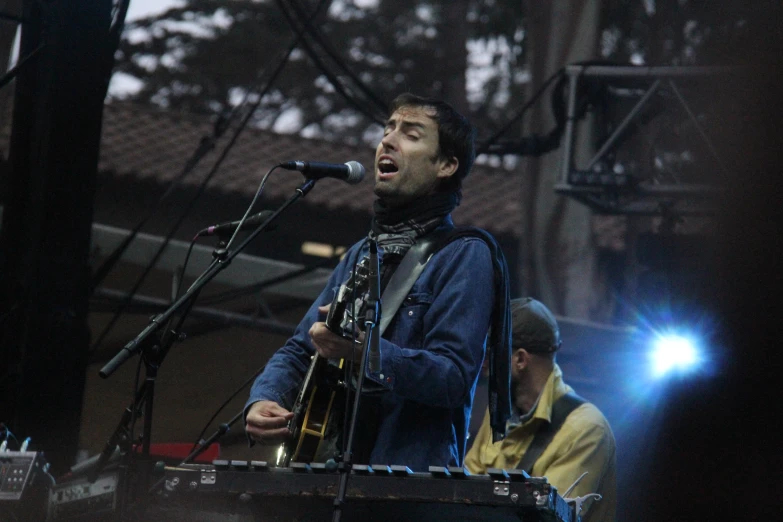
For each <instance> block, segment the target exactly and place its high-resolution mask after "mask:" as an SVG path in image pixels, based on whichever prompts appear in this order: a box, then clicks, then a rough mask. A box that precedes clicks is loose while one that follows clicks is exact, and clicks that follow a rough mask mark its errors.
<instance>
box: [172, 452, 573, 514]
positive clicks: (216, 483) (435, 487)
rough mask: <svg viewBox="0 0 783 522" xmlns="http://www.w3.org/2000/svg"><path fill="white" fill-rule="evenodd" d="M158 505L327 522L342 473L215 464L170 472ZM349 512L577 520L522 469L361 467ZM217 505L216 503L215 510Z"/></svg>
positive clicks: (297, 466)
mask: <svg viewBox="0 0 783 522" xmlns="http://www.w3.org/2000/svg"><path fill="white" fill-rule="evenodd" d="M164 473H165V482H164V486H163V487H162V488H161V490H160V491H159V495H160V497H161V498H160V499H159V500H158V501H156V503H158V504H163V505H165V504H166V503H169V505H172V504H174V503H176V504H180V503H181V504H182V505H186V506H189V507H190V508H191V509H199V507H201V508H207V507H208V506H209V505H210V504H211V503H212V502H214V503H216V504H219V505H221V506H223V507H224V508H225V507H228V508H229V509H230V506H231V505H232V504H233V505H234V506H235V508H236V510H237V512H242V511H246V508H247V507H248V506H249V505H252V506H253V510H254V512H255V514H256V518H257V519H258V520H328V517H329V515H330V513H331V512H332V510H333V500H334V498H335V496H336V494H337V490H338V484H339V482H340V476H339V475H340V473H338V472H337V471H334V470H331V469H330V468H329V467H328V466H327V465H326V464H319V463H312V464H304V463H296V462H295V463H293V464H292V465H291V467H288V468H277V467H270V466H269V465H267V463H266V462H261V461H250V462H247V461H225V460H216V461H214V462H213V464H212V465H193V464H188V465H185V466H177V467H167V468H165V472H164ZM350 475H351V479H350V482H349V483H350V487H349V488H348V489H347V491H346V503H345V504H344V505H343V506H342V508H343V511H344V516H345V518H346V519H347V520H373V521H386V520H389V521H395V522H399V521H400V520H417V521H422V522H423V521H427V520H432V521H435V520H437V521H442V520H471V521H483V520H492V521H495V522H501V521H512V520H513V521H515V522H520V521H522V522H533V521H551V522H578V520H579V519H578V516H577V514H576V513H575V509H576V508H575V506H574V504H573V503H569V502H567V501H566V500H565V499H564V498H563V497H561V496H560V495H559V494H558V493H557V490H556V488H554V487H553V486H552V485H551V484H549V483H548V482H547V479H546V478H543V477H542V478H537V477H530V476H528V474H527V473H525V472H524V471H522V470H501V469H492V470H489V473H488V474H487V475H470V474H469V473H468V472H467V471H466V470H464V469H463V468H455V467H448V468H444V467H437V466H431V467H430V469H429V471H428V472H412V471H411V470H410V469H408V468H407V467H406V466H386V465H372V466H368V465H359V464H354V465H353V470H352V472H351V473H350ZM213 505H215V504H213Z"/></svg>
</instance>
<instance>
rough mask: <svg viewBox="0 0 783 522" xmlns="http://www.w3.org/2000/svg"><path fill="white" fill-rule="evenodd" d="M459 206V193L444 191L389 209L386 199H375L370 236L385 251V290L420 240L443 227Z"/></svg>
mask: <svg viewBox="0 0 783 522" xmlns="http://www.w3.org/2000/svg"><path fill="white" fill-rule="evenodd" d="M457 203H458V199H457V195H456V194H455V193H443V192H438V193H435V194H430V195H427V196H423V197H421V198H419V199H416V200H414V201H411V202H410V203H408V204H407V205H405V206H401V207H389V206H387V205H386V204H385V203H384V202H383V200H380V199H376V200H375V203H374V212H375V217H374V219H373V222H372V229H371V230H370V234H371V235H372V237H374V238H375V240H376V241H377V242H378V248H379V249H380V250H381V252H382V259H383V262H382V266H381V288H385V287H386V283H387V282H388V281H389V279H390V278H391V275H392V273H393V272H394V270H395V269H396V267H397V265H399V264H400V261H401V260H402V258H403V257H404V256H405V254H406V253H407V252H408V249H410V247H411V246H413V245H414V244H415V243H416V239H417V238H419V237H421V236H424V235H426V234H429V233H430V232H432V231H433V230H435V229H436V228H438V227H439V226H440V225H441V224H443V222H444V220H446V217H447V216H448V215H449V214H451V211H452V210H454V208H456V206H457Z"/></svg>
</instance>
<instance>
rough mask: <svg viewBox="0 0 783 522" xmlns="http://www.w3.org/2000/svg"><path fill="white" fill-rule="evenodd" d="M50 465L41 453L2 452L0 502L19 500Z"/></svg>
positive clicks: (0, 455) (0, 454)
mask: <svg viewBox="0 0 783 522" xmlns="http://www.w3.org/2000/svg"><path fill="white" fill-rule="evenodd" d="M47 467H48V464H47V463H46V461H45V460H44V458H43V453H41V452H40V451H2V452H0V501H3V500H19V499H20V498H22V494H23V493H24V491H25V488H27V487H28V486H29V485H30V484H31V483H32V482H33V481H34V480H35V478H36V475H37V474H38V472H45V471H46V468H47Z"/></svg>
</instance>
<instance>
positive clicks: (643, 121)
mask: <svg viewBox="0 0 783 522" xmlns="http://www.w3.org/2000/svg"><path fill="white" fill-rule="evenodd" d="M729 73H731V69H729V68H723V67H633V66H599V65H584V66H582V65H571V66H568V67H566V76H567V81H568V87H569V88H568V102H567V121H566V125H565V130H564V135H563V157H562V164H561V177H560V181H559V182H558V183H557V184H556V185H555V190H556V192H558V193H560V194H565V195H567V196H569V197H572V198H574V199H576V200H578V201H580V202H582V203H584V204H586V205H588V206H590V207H591V208H592V209H594V210H595V211H597V212H599V213H603V214H620V215H622V214H636V215H664V216H682V215H709V214H711V213H713V211H714V205H715V196H717V195H718V194H719V193H720V186H719V185H720V184H719V182H718V179H719V178H721V177H723V176H724V175H725V174H727V173H728V169H727V167H726V166H725V164H724V163H723V161H721V159H720V155H719V153H718V151H717V150H716V147H715V146H714V144H713V142H712V141H711V139H710V136H709V130H710V125H711V123H714V122H715V119H714V118H717V117H718V116H717V111H718V109H719V108H720V104H719V101H718V100H717V96H714V94H715V93H716V92H717V91H716V87H717V86H718V85H720V84H719V83H716V82H720V81H721V78H725V75H727V74H729ZM588 109H589V110H590V111H591V112H592V116H593V118H592V119H591V120H590V121H589V122H588V121H582V122H578V120H580V119H581V118H582V116H583V115H584V113H585V111H586V110H588ZM585 131H586V132H590V133H592V135H591V136H590V137H589V138H590V139H591V140H592V144H593V146H594V147H595V150H596V152H595V153H594V155H593V156H592V158H591V159H590V160H589V161H587V163H586V164H584V165H577V160H576V159H575V149H576V143H577V140H578V139H579V138H580V137H582V136H579V133H581V132H585Z"/></svg>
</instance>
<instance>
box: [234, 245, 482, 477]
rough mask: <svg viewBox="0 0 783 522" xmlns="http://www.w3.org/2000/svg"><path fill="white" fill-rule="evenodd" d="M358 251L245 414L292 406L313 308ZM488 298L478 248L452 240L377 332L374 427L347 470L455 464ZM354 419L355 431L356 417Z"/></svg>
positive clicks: (460, 455)
mask: <svg viewBox="0 0 783 522" xmlns="http://www.w3.org/2000/svg"><path fill="white" fill-rule="evenodd" d="M366 250H367V247H366V246H365V245H364V243H363V242H360V243H357V244H355V245H354V246H353V247H351V249H350V250H349V251H348V253H347V255H346V256H345V257H344V258H343V260H342V261H341V262H340V263H339V264H338V266H337V267H336V268H335V270H334V272H333V273H332V275H331V277H330V279H329V282H328V283H327V285H326V287H325V289H324V290H323V292H322V293H321V295H320V296H319V297H318V299H316V301H315V302H314V303H313V305H312V306H311V307H310V309H309V310H308V312H307V314H306V315H305V316H304V318H303V319H302V321H301V322H300V323H299V325H298V327H297V328H296V331H295V332H294V335H293V336H292V337H291V338H290V339H288V341H287V342H286V343H285V345H284V346H283V347H282V348H280V349H279V350H278V351H277V352H276V353H275V354H274V355H273V356H272V357H271V358H270V360H269V362H268V363H267V366H266V369H265V370H264V372H263V373H262V374H261V375H260V376H259V377H258V378H257V379H256V381H255V383H254V384H253V387H252V389H251V391H250V398H249V400H248V402H247V404H246V406H245V411H247V408H248V407H249V406H250V405H251V404H252V403H254V402H256V401H260V400H271V401H275V402H277V403H278V404H280V405H281V406H283V407H284V408H288V409H290V408H291V407H292V405H293V403H294V401H295V400H296V395H297V391H298V389H299V387H300V385H301V382H302V379H303V377H304V374H305V373H306V371H307V368H308V366H309V364H310V356H311V355H312V354H313V353H315V349H314V348H313V346H312V345H311V344H310V340H309V334H308V331H309V329H310V326H311V325H312V324H313V323H314V322H315V321H317V320H319V317H318V306H319V305H329V304H331V302H332V299H333V296H334V293H335V292H336V290H337V289H338V288H339V286H340V285H341V284H342V283H343V282H344V281H345V280H346V279H347V278H348V276H349V274H350V273H351V270H352V267H353V266H354V263H355V262H356V261H357V260H358V259H361V258H362V257H363V256H364V255H365V254H366V253H367V252H366ZM494 291H495V290H494V286H493V267H492V260H491V254H490V250H489V247H488V246H487V244H486V243H485V242H484V241H483V240H481V239H479V238H475V237H462V238H459V239H456V240H454V241H452V242H451V243H449V244H448V245H446V246H445V247H443V248H442V249H441V250H440V251H438V252H437V253H435V254H434V255H433V256H432V258H431V259H430V261H429V262H428V263H427V265H426V267H425V268H424V271H423V272H422V274H421V275H420V276H419V278H418V280H417V281H416V282H415V283H414V285H413V287H412V288H411V290H410V292H409V293H408V296H407V297H406V298H405V300H404V302H403V303H402V305H400V308H399V309H398V310H397V312H396V314H395V317H394V319H393V320H392V321H391V323H390V324H389V326H388V328H387V329H386V331H385V332H384V334H383V337H382V339H381V343H380V348H381V372H378V374H377V375H369V374H368V375H366V377H367V380H369V381H372V382H373V384H374V385H373V388H376V389H377V388H378V387H382V389H383V390H385V391H383V392H382V393H380V394H379V395H376V396H375V397H374V400H373V407H372V410H373V412H372V414H373V415H375V416H376V418H377V422H378V424H377V438H376V440H375V443H374V445H373V446H372V452H371V454H370V462H356V463H357V464H388V465H406V466H408V467H409V468H411V469H412V470H413V471H427V468H428V466H431V465H435V466H462V465H463V459H464V456H465V451H466V442H467V433H468V431H467V430H468V424H469V420H470V412H471V407H472V404H473V394H474V392H475V389H476V382H477V380H478V376H479V371H480V369H481V365H482V362H483V358H484V351H485V342H486V336H487V330H488V329H489V324H490V317H491V314H492V305H493V297H494ZM381 304H382V303H381ZM381 308H382V307H381ZM321 320H323V318H321ZM363 395H364V394H363ZM362 400H363V401H364V398H363V399H362ZM367 409H369V408H367ZM360 412H362V414H361V415H360V416H359V423H361V417H362V415H363V414H364V413H365V409H364V408H362V407H360ZM358 433H359V431H357V434H358ZM357 436H358V435H357Z"/></svg>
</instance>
